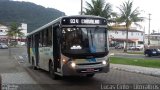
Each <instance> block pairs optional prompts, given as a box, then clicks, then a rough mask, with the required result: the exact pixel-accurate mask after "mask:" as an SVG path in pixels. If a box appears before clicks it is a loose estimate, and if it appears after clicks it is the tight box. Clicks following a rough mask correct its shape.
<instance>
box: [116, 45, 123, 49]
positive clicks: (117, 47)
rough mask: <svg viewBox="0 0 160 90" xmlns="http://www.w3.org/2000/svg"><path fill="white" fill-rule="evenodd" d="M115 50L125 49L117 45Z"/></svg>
mask: <svg viewBox="0 0 160 90" xmlns="http://www.w3.org/2000/svg"><path fill="white" fill-rule="evenodd" d="M115 49H124V47H123V46H122V45H116V46H115Z"/></svg>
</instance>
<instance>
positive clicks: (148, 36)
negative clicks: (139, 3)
mask: <svg viewBox="0 0 160 90" xmlns="http://www.w3.org/2000/svg"><path fill="white" fill-rule="evenodd" d="M148 15H149V26H148V45H150V21H151V14H150V13H149V14H148Z"/></svg>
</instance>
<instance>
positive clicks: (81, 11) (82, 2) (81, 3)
mask: <svg viewBox="0 0 160 90" xmlns="http://www.w3.org/2000/svg"><path fill="white" fill-rule="evenodd" d="M82 14H83V0H81V15H82Z"/></svg>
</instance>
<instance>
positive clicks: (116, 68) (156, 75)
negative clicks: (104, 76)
mask: <svg viewBox="0 0 160 90" xmlns="http://www.w3.org/2000/svg"><path fill="white" fill-rule="evenodd" d="M111 69H115V70H119V71H126V72H131V73H137V74H143V75H149V76H154V77H160V74H154V73H150V72H147V73H146V72H141V71H138V70H129V69H124V68H119V67H111Z"/></svg>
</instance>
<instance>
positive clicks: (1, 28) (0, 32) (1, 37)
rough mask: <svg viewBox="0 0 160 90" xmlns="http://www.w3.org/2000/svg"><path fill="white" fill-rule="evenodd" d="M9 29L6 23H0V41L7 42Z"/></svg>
mask: <svg viewBox="0 0 160 90" xmlns="http://www.w3.org/2000/svg"><path fill="white" fill-rule="evenodd" d="M7 31H8V27H7V26H5V25H2V24H0V42H4V43H6V42H7V39H8V37H7V35H6V34H7Z"/></svg>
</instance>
